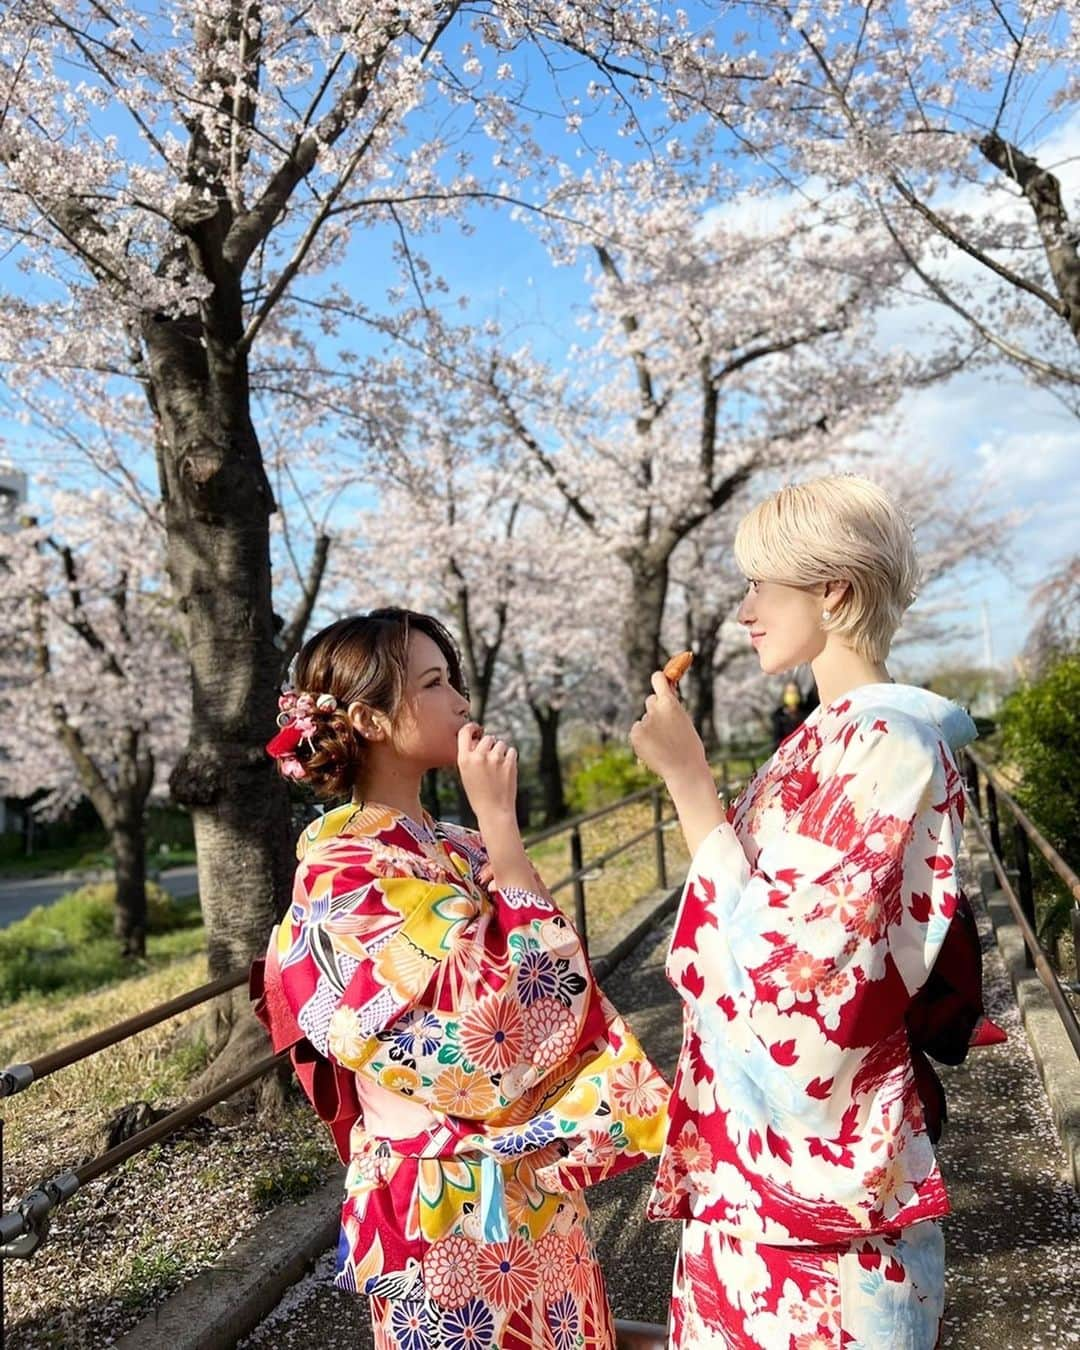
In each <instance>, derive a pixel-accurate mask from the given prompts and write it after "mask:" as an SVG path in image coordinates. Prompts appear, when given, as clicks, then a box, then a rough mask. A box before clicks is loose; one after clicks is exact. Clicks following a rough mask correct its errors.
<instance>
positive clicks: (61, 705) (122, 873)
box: [0, 488, 188, 956]
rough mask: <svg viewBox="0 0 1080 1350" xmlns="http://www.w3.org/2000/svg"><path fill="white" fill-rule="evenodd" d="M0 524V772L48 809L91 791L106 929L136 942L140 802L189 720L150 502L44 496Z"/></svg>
mask: <svg viewBox="0 0 1080 1350" xmlns="http://www.w3.org/2000/svg"><path fill="white" fill-rule="evenodd" d="M36 515H37V518H34V517H32V516H28V517H27V518H25V519H24V520H23V521H22V522H21V523H19V522H15V523H12V524H11V527H10V528H8V529H6V530H4V531H3V532H0V625H2V626H3V629H4V633H5V643H4V647H3V655H2V656H0V704H2V710H3V712H2V716H0V779H2V782H3V790H4V791H5V792H7V793H10V794H12V795H16V796H29V795H31V794H34V793H38V792H40V791H41V790H42V789H43V788H44V789H45V793H44V796H43V797H41V798H40V799H39V801H38V802H37V803H36V804H35V808H34V809H35V810H37V811H38V812H40V813H41V814H43V815H55V814H57V813H59V812H60V811H61V810H63V808H64V807H66V806H68V805H70V804H71V803H72V802H73V801H75V800H77V799H78V798H79V797H81V796H84V795H85V796H86V797H88V798H89V800H90V802H91V804H92V805H93V807H94V810H95V811H96V812H97V814H98V816H99V818H100V820H101V823H102V825H103V826H104V827H105V829H106V831H107V832H108V835H109V843H110V848H111V851H112V855H113V860H114V864H113V865H114V870H115V875H116V906H117V908H116V934H117V937H118V938H119V940H120V944H121V949H122V951H123V953H124V955H125V956H143V955H145V950H146V842H145V832H144V815H145V808H146V803H147V799H148V798H149V796H150V794H151V792H152V791H154V790H155V789H156V790H157V791H158V792H159V793H160V792H162V791H164V789H165V786H166V780H167V775H168V772H169V769H170V768H171V767H172V765H173V764H174V763H175V761H176V758H177V756H178V755H179V753H180V748H181V746H182V743H183V737H184V734H185V732H186V728H187V717H188V697H187V682H186V669H185V664H186V663H185V662H184V660H183V656H182V652H181V648H180V638H179V632H178V627H177V616H176V611H175V609H174V607H173V605H172V603H171V600H170V598H169V595H168V593H167V591H164V590H163V589H162V585H161V583H162V577H163V573H164V545H165V537H164V530H163V529H162V525H161V520H160V512H158V513H156V514H153V515H148V514H145V513H143V512H141V511H139V510H137V509H132V508H128V509H123V508H121V507H119V506H118V503H117V500H116V497H115V495H114V494H111V493H109V492H107V491H106V490H105V489H103V488H96V489H93V490H91V491H89V492H86V493H78V494H74V493H70V492H63V491H54V492H51V493H47V494H46V495H45V496H44V498H43V500H42V501H41V503H40V504H39V505H38V506H37V508H36Z"/></svg>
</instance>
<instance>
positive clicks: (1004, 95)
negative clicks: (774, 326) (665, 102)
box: [707, 0, 1080, 410]
mask: <svg viewBox="0 0 1080 1350" xmlns="http://www.w3.org/2000/svg"><path fill="white" fill-rule="evenodd" d="M748 17H749V15H748ZM1078 17H1080V14H1078V11H1077V8H1076V6H1075V4H1071V3H1070V4H1061V3H1050V0H993V3H983V2H982V0H947V2H946V0H941V2H940V3H932V4H923V3H920V4H912V3H907V2H906V0H885V2H884V3H875V4H864V3H850V2H848V3H840V4H832V3H830V4H824V3H814V2H812V0H811V2H809V3H798V4H787V3H776V4H769V5H763V6H756V7H755V11H754V18H753V23H747V25H746V31H745V32H744V33H743V34H742V35H740V38H739V39H738V40H737V43H736V49H735V50H733V52H732V67H731V70H729V71H728V72H727V75H726V76H725V79H724V81H723V90H724V92H725V93H726V94H727V95H728V98H727V101H726V103H725V105H724V109H725V124H726V125H727V126H732V127H735V128H736V129H737V133H738V137H739V144H740V146H741V147H742V149H743V151H744V152H745V153H746V154H747V155H748V156H749V157H750V159H751V161H752V163H753V164H754V166H755V173H756V174H764V175H767V176H770V177H774V178H777V179H779V180H780V181H782V182H783V183H784V184H785V186H786V187H788V188H789V189H790V190H791V191H793V192H795V193H797V194H798V195H799V197H800V199H804V200H810V201H821V200H825V199H831V200H833V201H836V200H838V199H843V200H845V201H847V202H848V203H849V205H850V208H851V210H852V212H853V213H855V212H856V211H859V212H861V214H862V216H863V226H862V228H863V229H865V230H867V231H870V232H874V231H876V230H877V229H880V228H884V229H885V230H886V231H887V233H888V234H889V236H890V237H891V238H892V240H893V241H894V243H895V245H896V247H897V249H898V251H899V252H900V254H901V255H902V256H903V257H904V258H905V259H906V261H907V262H908V264H909V266H910V268H911V269H912V279H913V281H914V282H915V283H916V289H917V291H918V293H919V294H921V295H922V296H923V297H926V298H928V299H931V300H933V301H935V302H936V303H938V304H940V305H941V306H942V307H943V311H944V314H945V315H946V316H947V317H948V318H949V319H950V320H951V321H952V325H953V329H954V332H956V333H957V334H959V335H963V336H962V337H958V339H957V340H958V341H959V340H967V341H971V342H973V343H974V344H975V346H976V348H977V349H978V350H979V351H980V353H981V354H982V356H983V357H984V358H986V359H994V360H1005V361H1008V362H1010V363H1013V364H1014V365H1016V366H1017V367H1018V368H1019V369H1020V370H1022V371H1023V372H1025V373H1026V374H1027V375H1028V376H1029V378H1030V379H1031V380H1032V381H1034V382H1035V383H1037V384H1041V385H1045V386H1046V387H1048V388H1049V389H1051V390H1053V391H1054V392H1055V393H1057V394H1058V395H1059V396H1060V397H1062V398H1063V399H1064V400H1065V401H1066V402H1067V403H1068V405H1069V406H1070V407H1072V408H1073V409H1074V410H1075V409H1078V408H1080V392H1078V391H1080V360H1078V353H1077V343H1078V342H1080V254H1078V245H1080V233H1078V229H1077V223H1076V221H1075V220H1074V219H1072V218H1071V217H1070V214H1069V206H1068V186H1067V180H1066V179H1064V178H1063V176H1062V174H1063V172H1065V173H1067V172H1068V165H1069V162H1070V160H1071V158H1072V151H1071V144H1072V142H1073V141H1074V139H1075V131H1074V128H1075V125H1076V123H1075V118H1076V115H1077V99H1078V94H1080V82H1078V77H1077V74H1076V71H1077V68H1078V62H1077V57H1078V52H1077V46H1076V44H1077V37H1078V33H1080V28H1078V23H1077V20H1078ZM754 24H756V25H757V28H756V31H754V32H751V28H752V27H753V25H754ZM751 43H753V47H754V50H753V51H751V50H750V46H751ZM736 68H737V69H738V70H739V72H740V76H741V77H742V78H741V81H740V90H739V94H738V95H737V96H735V97H731V93H732V80H731V78H730V76H731V73H732V71H733V70H734V69H736ZM707 101H710V102H711V106H712V107H713V109H714V111H715V110H716V109H717V108H719V107H720V104H719V103H717V102H716V101H715V100H709V99H707Z"/></svg>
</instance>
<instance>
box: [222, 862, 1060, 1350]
mask: <svg viewBox="0 0 1080 1350" xmlns="http://www.w3.org/2000/svg"><path fill="white" fill-rule="evenodd" d="M971 893H972V894H975V891H974V888H973V887H972V889H971ZM979 922H980V929H981V931H982V934H983V945H984V950H985V953H986V957H985V986H986V996H987V1007H988V1010H989V1012H990V1014H991V1016H992V1017H993V1018H994V1019H995V1021H997V1022H998V1023H999V1024H1000V1025H1002V1026H1003V1027H1004V1028H1005V1030H1006V1031H1007V1032H1008V1033H1009V1042H1008V1044H1007V1045H1003V1046H994V1047H990V1048H987V1049H982V1050H977V1051H974V1052H973V1053H972V1055H971V1056H970V1058H969V1059H968V1062H967V1063H966V1064H964V1065H961V1066H960V1067H958V1068H955V1069H945V1070H944V1081H945V1087H946V1091H947V1092H948V1095H949V1113H950V1123H949V1127H948V1130H947V1134H946V1138H945V1140H944V1141H943V1144H942V1148H941V1161H942V1167H943V1169H944V1171H945V1175H946V1179H947V1181H948V1182H949V1186H950V1191H951V1194H952V1199H953V1206H954V1213H953V1214H952V1216H951V1217H950V1218H949V1220H948V1221H947V1226H946V1241H947V1246H948V1289H947V1303H946V1314H945V1328H944V1334H943V1336H942V1341H941V1344H942V1346H943V1347H951V1348H953V1350H1061V1348H1062V1347H1065V1346H1073V1345H1077V1346H1080V1281H1078V1279H1077V1272H1078V1266H1080V1262H1078V1255H1080V1242H1078V1239H1080V1197H1078V1196H1077V1193H1076V1192H1075V1191H1074V1190H1073V1188H1072V1187H1071V1185H1070V1184H1069V1182H1068V1181H1067V1179H1066V1175H1065V1161H1064V1156H1063V1154H1062V1152H1061V1148H1060V1146H1059V1144H1058V1140H1057V1136H1056V1134H1055V1132H1054V1127H1053V1122H1052V1120H1051V1117H1050V1112H1049V1108H1048V1106H1047V1101H1046V1094H1045V1092H1044V1091H1043V1087H1042V1084H1041V1082H1040V1080H1039V1076H1038V1071H1037V1069H1036V1067H1035V1062H1034V1060H1033V1059H1032V1056H1031V1052H1030V1050H1029V1049H1028V1044H1027V1040H1026V1037H1025V1035H1024V1030H1023V1026H1022V1024H1021V1022H1020V1017H1019V1013H1018V1011H1017V1007H1016V1003H1015V1001H1014V999H1013V996H1012V991H1011V988H1010V985H1009V981H1008V976H1007V975H1006V972H1005V968H1004V966H1003V965H1002V962H1001V960H1000V957H999V956H998V954H997V948H996V947H995V946H994V945H993V939H992V935H991V932H990V927H989V920H988V919H986V918H985V916H984V915H982V914H980V916H979ZM669 932H670V928H669V926H668V925H665V926H664V927H663V928H662V929H660V930H657V932H656V933H654V934H653V935H651V937H650V938H649V939H648V940H646V941H645V942H644V943H643V944H642V945H641V947H639V948H638V950H637V951H636V952H635V953H634V954H633V956H632V957H630V958H629V959H628V960H627V961H625V962H624V963H623V964H622V965H621V966H620V967H619V968H618V969H617V970H616V971H615V972H613V974H612V976H611V977H610V979H609V980H608V981H607V986H606V987H607V989H608V992H609V993H610V994H611V996H612V999H613V1001H614V1002H615V1004H616V1006H617V1007H619V1008H620V1009H621V1010H622V1011H623V1012H625V1013H627V1014H628V1015H629V1016H630V1018H631V1020H632V1022H633V1024H634V1028H635V1030H636V1031H637V1032H638V1034H639V1036H640V1037H641V1039H642V1040H643V1042H644V1044H645V1046H646V1049H647V1050H648V1051H649V1053H650V1054H651V1055H652V1056H653V1058H654V1059H655V1060H656V1062H657V1064H658V1065H659V1066H660V1067H661V1068H662V1069H663V1070H664V1071H666V1072H670V1071H671V1070H672V1068H673V1066H674V1062H675V1058H676V1055H677V1053H678V1046H679V1036H680V1021H679V1015H678V1008H677V1005H676V1003H675V1000H674V996H673V994H672V991H671V990H670V988H669V986H668V985H667V982H666V980H665V979H664V975H663V961H664V956H665V953H666V949H667V941H668V936H669ZM652 1173H653V1168H652V1167H647V1168H639V1169H637V1171H635V1172H630V1173H626V1174H624V1175H623V1176H620V1177H617V1178H615V1179H614V1180H613V1181H610V1182H607V1183H605V1184H604V1185H603V1186H599V1187H597V1188H596V1189H595V1190H594V1191H593V1192H592V1193H591V1196H590V1203H591V1205H592V1210H593V1220H594V1234H595V1237H596V1240H597V1245H598V1247H599V1250H600V1254H601V1259H602V1261H603V1264H604V1269H605V1272H606V1273H607V1277H608V1287H609V1292H610V1295H611V1302H612V1306H613V1307H614V1309H615V1315H616V1316H617V1317H624V1318H630V1319H634V1320H640V1321H649V1322H663V1321H665V1320H666V1311H667V1300H668V1288H669V1284H670V1279H671V1269H672V1265H673V1262H674V1256H675V1246H676V1242H677V1231H676V1226H675V1225H674V1224H646V1222H645V1220H644V1217H643V1209H644V1202H645V1197H646V1195H647V1194H648V1188H649V1185H650V1184H651V1180H652ZM333 1268H334V1262H333V1253H332V1252H327V1253H326V1254H325V1255H324V1256H323V1257H322V1258H321V1259H320V1261H319V1262H318V1264H317V1266H316V1267H315V1269H314V1270H313V1271H312V1273H311V1274H310V1275H308V1276H307V1278H306V1279H304V1280H302V1281H301V1282H300V1283H299V1284H296V1285H294V1286H293V1287H292V1288H291V1289H290V1290H288V1291H287V1293H286V1294H285V1296H284V1298H283V1299H282V1301H281V1303H280V1304H279V1305H278V1307H277V1308H276V1309H275V1310H274V1312H273V1313H272V1314H271V1315H270V1316H269V1317H268V1318H267V1319H266V1321H264V1322H263V1324H262V1325H261V1326H260V1327H259V1328H258V1330H257V1331H255V1332H254V1333H253V1334H252V1335H251V1336H250V1337H248V1338H247V1339H246V1340H245V1341H244V1342H242V1346H243V1350H269V1347H275V1350H277V1348H280V1350H337V1348H338V1347H342V1348H343V1350H344V1347H349V1350H371V1345H372V1341H371V1331H370V1326H369V1324H368V1319H367V1309H366V1301H365V1300H364V1299H359V1298H356V1297H354V1296H350V1295H344V1294H339V1293H338V1292H337V1291H336V1290H334V1289H333V1288H332V1287H331V1286H330V1280H331V1279H332V1277H333ZM881 1350H887V1347H881Z"/></svg>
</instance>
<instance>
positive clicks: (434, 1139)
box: [253, 804, 669, 1350]
mask: <svg viewBox="0 0 1080 1350" xmlns="http://www.w3.org/2000/svg"><path fill="white" fill-rule="evenodd" d="M298 853H299V857H300V863H299V866H298V868H297V872H296V880H295V885H294V893H293V903H292V906H291V909H290V911H289V913H288V914H287V915H286V916H285V918H284V919H283V920H282V922H281V923H280V924H279V925H278V927H277V928H276V929H275V930H274V934H273V936H272V938H271V941H270V947H269V951H268V953H267V958H266V962H265V968H264V969H262V970H258V971H256V972H254V975H253V996H254V997H256V998H257V999H258V1004H257V1011H258V1012H259V1015H260V1016H261V1017H262V1018H263V1020H264V1022H265V1023H266V1024H267V1025H268V1027H269V1028H270V1030H271V1033H272V1038H273V1041H274V1045H275V1048H277V1049H280V1048H283V1047H285V1046H289V1047H290V1048H291V1049H292V1052H293V1061H294V1064H295V1065H296V1068H297V1072H298V1075H299V1077H300V1079H301V1081H302V1083H303V1084H304V1087H305V1089H306V1090H307V1092H308V1095H309V1096H310V1097H311V1099H312V1102H313V1104H314V1105H315V1107H316V1110H317V1111H318V1113H319V1115H320V1116H322V1118H323V1119H324V1120H326V1122H327V1124H328V1125H329V1126H330V1129H331V1131H332V1133H333V1135H334V1137H335V1140H336V1141H337V1143H338V1147H339V1151H340V1152H341V1155H342V1158H343V1159H344V1160H347V1161H348V1163H349V1170H348V1175H347V1177H346V1183H345V1188H346V1194H345V1203H344V1207H343V1211H342V1229H341V1241H340V1246H339V1253H338V1257H339V1260H338V1276H337V1281H336V1282H337V1284H338V1285H339V1287H341V1288H343V1289H348V1290H352V1291H354V1292H358V1293H366V1294H368V1295H369V1296H370V1297H371V1307H372V1319H373V1323H374V1330H375V1344H376V1346H377V1347H378V1350H487V1348H488V1347H505V1348H506V1350H509V1348H510V1347H516V1348H517V1350H543V1348H545V1347H546V1348H547V1350H611V1347H613V1346H614V1336H613V1332H612V1327H611V1317H610V1312H609V1309H608V1303H607V1296H606V1293H605V1290H604V1282H603V1277H602V1275H601V1272H600V1268H599V1266H598V1264H597V1262H596V1259H595V1256H594V1254H593V1249H592V1245H591V1243H590V1241H589V1238H588V1236H587V1234H586V1231H585V1221H586V1219H587V1216H588V1210H587V1208H586V1205H585V1201H584V1198H583V1197H582V1195H581V1191H582V1189H583V1188H584V1187H586V1186H589V1185H591V1184H593V1183H594V1182H597V1181H600V1180H603V1179H604V1178H605V1177H609V1176H613V1175H615V1174H616V1173H617V1172H620V1171H622V1170H624V1169H625V1168H628V1167H633V1166H635V1165H636V1164H637V1163H640V1162H643V1161H645V1159H646V1158H648V1157H650V1156H655V1155H656V1154H657V1153H659V1151H660V1148H661V1145H662V1143H663V1139H664V1135H665V1131H666V1126H667V1109H666V1108H667V1100H668V1095H669V1092H668V1087H667V1085H666V1084H665V1083H664V1081H663V1079H662V1078H661V1077H660V1075H659V1074H658V1073H657V1072H656V1070H655V1069H654V1068H653V1067H652V1065H651V1064H650V1063H649V1061H648V1060H647V1059H646V1058H645V1056H644V1054H643V1053H642V1051H641V1048H640V1046H639V1045H638V1043H637V1041H636V1040H635V1039H634V1036H633V1035H632V1033H631V1032H630V1031H629V1029H628V1028H627V1026H626V1025H625V1023H624V1022H623V1021H622V1019H621V1018H620V1017H619V1016H618V1015H617V1014H616V1012H615V1010H614V1009H613V1008H612V1007H611V1005H610V1003H608V1002H607V1000H606V999H605V998H604V997H603V995H602V994H601V993H600V991H599V989H598V988H597V986H596V984H595V983H594V981H593V978H592V974H591V971H590V968H589V963H588V960H587V957H586V955H585V952H584V951H583V949H582V946H581V943H580V941H579V940H578V937H577V934H576V933H575V932H574V930H573V928H572V927H571V926H570V924H569V923H568V922H567V920H566V919H565V918H564V917H563V916H562V914H561V913H560V912H559V911H558V910H557V909H556V908H555V907H554V906H553V905H552V904H551V902H550V901H549V900H547V899H545V898H543V897H542V896H540V895H537V894H534V893H532V892H530V891H523V890H516V889H507V890H505V891H495V892H489V891H487V890H485V889H483V888H482V887H481V886H480V885H479V884H478V878H479V875H480V870H481V868H482V867H483V866H484V864H485V863H486V861H487V859H486V855H485V853H484V850H483V847H482V845H481V842H480V838H479V836H478V835H477V834H475V833H474V832H472V831H469V830H465V829H462V828H461V827H458V826H454V825H448V824H441V823H440V824H436V823H435V822H433V821H431V820H429V819H425V820H424V821H423V822H417V821H413V820H411V819H409V818H408V817H407V816H405V815H402V814H401V813H400V812H397V811H393V810H391V809H389V808H387V807H383V806H379V805H376V804H367V805H366V806H357V805H348V806H343V807H340V808H338V809H337V810H334V811H330V812H329V813H327V814H326V815H325V816H323V817H322V818H321V819H320V820H318V821H316V822H314V823H313V824H312V825H311V826H309V827H308V829H307V830H306V831H305V832H304V834H303V835H302V836H301V839H300V844H299V849H298Z"/></svg>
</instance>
